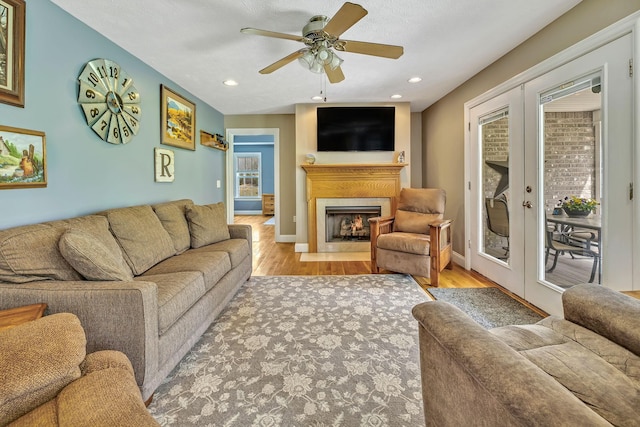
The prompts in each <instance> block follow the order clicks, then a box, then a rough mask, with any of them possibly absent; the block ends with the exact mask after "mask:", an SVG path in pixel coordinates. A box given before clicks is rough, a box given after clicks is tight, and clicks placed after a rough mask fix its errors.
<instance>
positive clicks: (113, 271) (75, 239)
mask: <svg viewBox="0 0 640 427" xmlns="http://www.w3.org/2000/svg"><path fill="white" fill-rule="evenodd" d="M58 247H59V248H60V253H61V254H62V256H63V257H64V259H66V260H67V262H68V263H69V264H71V266H72V267H73V268H74V269H75V270H76V271H77V272H78V273H80V274H81V275H82V276H83V277H84V278H85V279H87V280H131V279H133V274H131V270H130V269H129V268H128V266H127V265H126V264H125V262H124V259H123V258H122V257H117V256H116V254H114V253H113V252H111V251H109V250H108V249H107V247H106V246H105V245H103V244H102V243H101V242H100V241H99V240H98V239H96V238H95V237H94V236H92V235H91V234H89V233H86V232H84V231H81V230H74V229H71V230H68V231H66V232H65V233H64V234H63V235H62V237H60V241H59V242H58Z"/></svg>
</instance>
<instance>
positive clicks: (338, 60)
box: [329, 52, 343, 70]
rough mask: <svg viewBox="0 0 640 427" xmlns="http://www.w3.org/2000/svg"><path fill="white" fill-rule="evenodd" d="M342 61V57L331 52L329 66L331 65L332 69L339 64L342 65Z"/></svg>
mask: <svg viewBox="0 0 640 427" xmlns="http://www.w3.org/2000/svg"><path fill="white" fill-rule="evenodd" d="M342 62H343V59H342V58H340V57H339V56H338V55H336V53H335V52H331V62H330V63H329V67H331V69H332V70H335V69H336V68H338V67H339V66H340V65H342Z"/></svg>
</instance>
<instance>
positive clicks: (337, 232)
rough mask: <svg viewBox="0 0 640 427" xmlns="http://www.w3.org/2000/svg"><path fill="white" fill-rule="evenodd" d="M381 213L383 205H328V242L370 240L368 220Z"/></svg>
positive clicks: (326, 216)
mask: <svg viewBox="0 0 640 427" xmlns="http://www.w3.org/2000/svg"><path fill="white" fill-rule="evenodd" d="M381 213H382V207H381V206H327V207H326V208H325V224H326V226H325V230H326V236H325V237H326V242H341V241H369V240H370V235H371V233H370V232H369V221H368V220H369V218H373V217H377V216H380V215H381Z"/></svg>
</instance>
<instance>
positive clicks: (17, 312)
mask: <svg viewBox="0 0 640 427" xmlns="http://www.w3.org/2000/svg"><path fill="white" fill-rule="evenodd" d="M46 309H47V304H44V303H42V304H31V305H25V306H22V307H16V308H10V309H8V310H0V331H3V330H5V329H9V328H13V327H14V326H18V325H20V324H22V323H25V322H30V321H32V320H36V319H39V318H41V317H42V316H43V315H44V311H45V310H46Z"/></svg>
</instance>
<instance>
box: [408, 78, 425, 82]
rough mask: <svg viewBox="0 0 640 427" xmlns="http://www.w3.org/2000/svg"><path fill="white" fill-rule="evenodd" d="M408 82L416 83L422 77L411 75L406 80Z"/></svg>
mask: <svg viewBox="0 0 640 427" xmlns="http://www.w3.org/2000/svg"><path fill="white" fill-rule="evenodd" d="M407 81H408V82H409V83H418V82H421V81H422V77H411V78H410V79H409V80H407Z"/></svg>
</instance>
